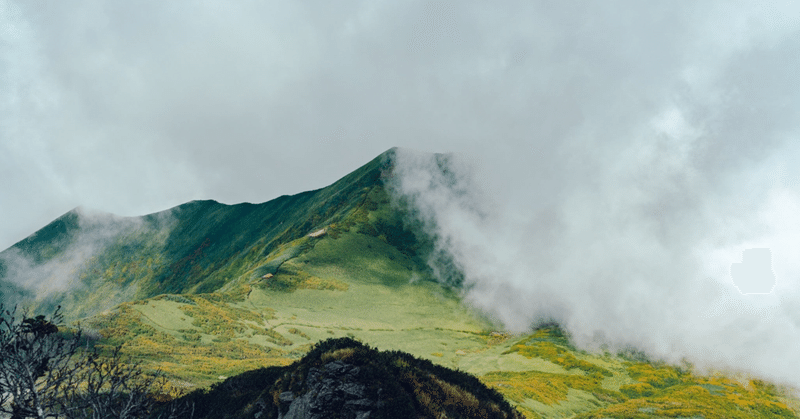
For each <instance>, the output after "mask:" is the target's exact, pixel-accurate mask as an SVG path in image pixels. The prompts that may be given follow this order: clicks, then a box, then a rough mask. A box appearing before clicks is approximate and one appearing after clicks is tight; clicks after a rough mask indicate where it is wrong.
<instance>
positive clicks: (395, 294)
mask: <svg viewBox="0 0 800 419" xmlns="http://www.w3.org/2000/svg"><path fill="white" fill-rule="evenodd" d="M396 152H397V149H390V150H389V151H387V152H386V153H383V154H381V155H380V156H378V157H376V158H375V159H373V160H371V161H370V162H368V163H367V164H365V165H363V166H361V167H360V168H359V169H356V170H355V171H353V172H352V173H350V174H348V175H347V176H345V177H343V178H342V179H340V180H338V181H336V182H334V183H332V184H331V185H329V186H328V187H325V188H320V189H317V190H314V191H308V192H303V193H299V194H296V195H284V196H280V197H278V198H275V199H273V200H270V201H267V202H265V203H261V204H253V203H241V204H235V205H226V204H221V203H219V202H217V201H214V200H199V201H191V202H188V203H185V204H182V205H179V206H176V207H174V208H171V209H168V210H164V211H160V212H156V213H152V214H148V215H144V216H141V217H117V216H114V215H110V214H98V213H91V212H89V211H85V210H82V209H80V208H78V209H74V210H72V211H70V212H68V213H66V214H64V215H62V216H61V217H59V218H57V219H56V220H54V221H53V222H51V223H49V224H48V225H47V226H45V227H44V228H43V229H41V230H40V231H37V232H36V233H34V234H33V235H31V236H29V237H28V238H26V239H24V240H22V241H20V242H19V243H17V244H15V245H14V246H12V247H11V248H9V249H6V250H4V251H3V252H0V292H2V295H1V296H0V300H15V301H18V300H22V299H27V300H28V301H29V303H28V304H30V305H29V308H30V310H32V311H36V312H44V313H46V312H48V311H50V310H53V309H54V308H55V307H56V306H58V305H60V306H62V307H63V309H64V312H65V314H68V315H69V316H70V320H80V327H81V328H83V329H84V330H85V331H87V334H88V335H91V336H92V337H93V339H96V340H95V341H94V343H93V344H94V345H95V347H96V348H99V349H100V350H101V351H110V350H112V349H113V348H115V347H121V348H122V352H123V353H124V354H126V355H127V356H131V357H132V358H134V359H136V360H138V361H139V362H142V363H143V364H144V365H145V366H146V368H147V370H148V371H151V372H154V371H161V372H162V373H163V374H165V377H167V379H168V382H169V389H170V391H171V392H172V393H171V395H172V396H175V395H177V394H180V393H182V392H186V391H191V390H197V389H204V388H207V387H208V386H210V385H212V384H214V383H225V382H226V381H227V380H228V379H229V378H230V377H235V376H239V374H243V373H246V372H247V371H253V370H256V369H258V368H265V367H274V368H278V367H284V366H288V365H290V364H292V363H293V362H296V361H298V360H301V359H302V357H303V356H305V355H306V354H307V353H308V352H309V351H310V350H311V349H312V348H313V347H314V345H315V344H316V343H317V342H322V341H325V340H327V339H330V338H335V339H357V340H359V341H361V342H364V343H365V344H368V345H370V347H374V348H375V349H376V350H381V351H403V352H406V353H409V354H412V355H413V356H415V357H418V358H420V359H423V360H426V361H429V362H432V363H434V364H436V365H440V366H445V367H448V368H452V369H458V370H461V371H465V372H468V373H470V374H472V375H474V376H476V377H478V379H480V380H481V382H483V383H484V384H486V385H487V386H489V387H491V388H493V389H495V390H497V391H499V392H500V393H501V394H502V395H503V396H504V397H505V398H506V399H507V400H508V401H509V402H510V403H511V404H512V405H514V406H515V407H516V408H517V409H518V410H519V411H520V412H522V413H523V414H524V415H525V416H526V417H529V418H561V417H578V418H584V419H589V418H601V417H602V418H631V417H634V418H646V417H657V418H663V417H684V418H690V417H704V418H720V419H721V418H749V417H762V418H790V417H797V415H796V412H798V411H800V402H798V400H797V398H793V397H790V396H788V395H787V394H786V393H785V392H784V391H783V390H781V389H779V388H777V387H775V386H773V385H771V384H768V383H764V382H762V381H759V380H756V379H747V380H745V381H741V382H740V381H737V380H733V379H730V378H728V377H725V376H724V375H707V374H706V375H701V374H699V373H695V372H693V371H692V369H691V368H687V367H685V366H670V365H664V364H661V363H658V362H655V361H649V360H647V359H632V358H630V357H625V356H620V355H618V354H609V353H588V352H584V351H581V350H579V349H578V348H575V347H574V346H573V345H572V344H571V343H570V339H569V336H568V334H566V333H565V332H563V331H561V330H560V329H558V327H557V325H540V326H541V328H539V329H537V330H531V331H530V333H524V334H521V335H515V334H510V333H506V332H504V331H503V330H502V327H501V326H500V325H498V324H496V323H494V322H493V321H492V319H490V318H487V317H485V316H484V315H483V314H482V313H480V312H478V311H476V310H475V309H473V308H472V307H470V306H469V305H467V304H465V302H464V301H463V299H462V298H461V289H460V288H459V286H458V285H459V284H458V283H457V281H455V282H453V283H442V282H441V281H439V280H437V278H436V277H435V276H434V275H433V272H432V269H431V267H430V266H429V265H428V262H429V260H428V257H429V255H431V249H432V248H433V246H432V240H433V239H432V238H431V237H429V236H428V235H427V234H426V233H427V232H425V231H424V229H423V228H422V224H421V223H420V222H418V221H417V220H415V218H414V217H413V215H414V214H413V209H409V208H407V207H405V204H404V203H403V202H402V201H401V200H400V199H399V198H398V197H397V196H394V195H393V190H392V185H391V182H392V179H393V178H392V173H393V172H392V170H393V165H394V164H396V160H395V153H396ZM431 158H432V159H434V160H435V163H436V164H434V165H432V166H433V167H438V169H439V170H443V171H446V170H447V159H446V158H442V156H441V155H432V156H431ZM312 233H314V234H312ZM435 256H436V257H440V256H441V255H439V254H436V255H435ZM21 275H27V276H24V277H22V276H21ZM26 280H27V281H28V282H27V283H26V284H27V286H25V287H23V286H21V285H20V284H23V283H25V281H26ZM6 302H7V301H6ZM31 302H32V303H31ZM7 305H8V304H7ZM276 394H278V393H276Z"/></svg>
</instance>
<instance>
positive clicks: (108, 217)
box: [0, 208, 174, 307]
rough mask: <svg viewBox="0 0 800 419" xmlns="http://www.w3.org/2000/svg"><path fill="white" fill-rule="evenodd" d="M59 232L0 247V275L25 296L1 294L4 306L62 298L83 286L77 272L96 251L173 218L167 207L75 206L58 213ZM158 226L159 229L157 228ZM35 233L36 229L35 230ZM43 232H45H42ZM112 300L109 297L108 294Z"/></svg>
mask: <svg viewBox="0 0 800 419" xmlns="http://www.w3.org/2000/svg"><path fill="white" fill-rule="evenodd" d="M61 220H63V221H62V222H63V223H64V224H65V227H63V231H62V232H61V233H60V234H58V235H56V236H54V237H52V238H48V239H46V240H37V237H36V235H34V236H32V237H30V238H29V240H33V242H34V243H35V244H34V246H33V248H28V246H25V247H24V248H21V247H11V248H9V249H6V250H5V251H3V252H0V264H1V265H2V267H3V269H2V271H0V280H2V281H5V282H9V283H11V284H13V285H14V286H16V287H17V288H18V289H19V290H22V291H23V292H26V293H27V294H28V297H30V298H23V299H20V298H17V296H15V295H13V294H12V295H0V303H3V304H5V305H6V306H7V307H9V306H14V305H16V304H37V303H41V302H42V301H45V300H48V299H50V300H54V301H61V300H62V298H63V297H64V296H65V295H67V294H70V293H76V292H79V291H82V290H84V289H85V288H86V286H87V284H85V283H83V281H82V276H83V275H85V274H86V269H87V268H88V267H89V266H90V265H91V263H92V262H93V261H94V259H95V257H96V256H99V255H101V254H102V253H103V252H104V251H105V250H107V249H108V248H109V246H112V245H114V244H117V243H121V242H131V241H132V240H134V239H135V238H138V237H141V236H142V235H147V234H153V233H160V234H159V237H164V238H166V234H165V233H166V232H168V231H169V227H170V225H171V224H172V221H173V220H174V218H173V215H172V212H171V211H164V212H161V213H158V214H153V215H151V216H150V219H149V220H148V221H145V220H144V218H142V217H120V216H116V215H113V214H108V213H101V212H97V211H93V210H89V209H85V208H76V209H74V210H73V211H71V212H70V213H68V214H65V215H64V217H62V218H61ZM160 229H163V231H161V232H159V231H157V230H160ZM37 234H40V233H37ZM45 234H46V233H45ZM109 301H113V298H111V297H110V298H109Z"/></svg>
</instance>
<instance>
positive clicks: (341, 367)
mask: <svg viewBox="0 0 800 419" xmlns="http://www.w3.org/2000/svg"><path fill="white" fill-rule="evenodd" d="M359 372H360V368H358V367H356V366H354V365H350V364H347V363H345V362H342V361H333V362H329V363H327V364H325V365H323V366H322V368H309V370H308V376H307V377H306V386H307V387H308V391H306V392H305V394H303V395H302V396H300V397H297V398H295V397H294V394H292V392H284V393H281V395H280V402H281V406H282V407H283V406H284V405H285V404H289V407H288V409H287V410H286V413H285V414H282V413H279V415H278V419H324V418H329V417H332V416H334V415H338V417H341V418H344V419H367V418H369V417H370V415H371V413H372V411H373V410H374V409H376V408H379V407H380V406H381V402H380V401H379V400H371V399H369V398H367V397H366V393H367V392H366V386H365V385H364V384H361V383H359V382H358V374H359ZM281 410H283V409H281Z"/></svg>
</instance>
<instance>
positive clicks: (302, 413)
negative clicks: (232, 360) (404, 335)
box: [181, 338, 522, 419]
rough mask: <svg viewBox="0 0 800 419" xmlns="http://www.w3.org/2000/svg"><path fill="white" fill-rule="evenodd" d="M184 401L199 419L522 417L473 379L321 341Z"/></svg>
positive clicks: (395, 354)
mask: <svg viewBox="0 0 800 419" xmlns="http://www.w3.org/2000/svg"><path fill="white" fill-rule="evenodd" d="M181 401H182V402H185V403H186V404H192V405H194V406H195V412H198V413H196V414H195V418H199V419H202V418H242V417H260V418H264V419H267V418H277V417H278V415H279V414H282V415H284V416H283V417H287V415H289V417H294V418H312V417H320V418H332V417H342V418H346V417H356V414H357V413H358V412H361V413H362V414H363V413H365V412H369V417H370V418H376V419H377V418H397V419H406V418H431V419H433V418H441V417H452V418H486V419H490V418H521V417H522V416H521V415H520V414H519V413H517V412H516V411H515V410H514V409H513V408H512V407H511V405H509V404H508V402H506V400H505V399H503V397H502V396H501V395H500V394H499V393H497V391H495V390H492V389H489V388H487V387H486V386H485V385H484V384H483V383H482V382H481V381H480V380H478V379H477V378H475V377H474V376H472V375H469V374H466V373H464V372H459V371H454V370H452V369H449V368H445V367H442V366H439V365H436V364H433V363H432V362H430V361H427V360H424V359H419V358H417V357H414V356H413V355H411V354H408V353H404V352H399V351H385V352H379V351H377V350H375V349H372V348H370V347H369V346H367V345H364V344H362V343H360V342H358V341H355V340H353V339H350V338H338V339H329V340H325V341H322V342H320V343H318V344H316V345H315V346H314V348H313V349H312V350H311V351H310V352H309V353H308V354H307V355H305V356H304V357H303V358H302V359H301V360H299V361H297V362H295V363H293V364H292V365H290V366H286V367H269V368H260V369H257V370H253V371H249V372H246V373H244V374H241V375H239V376H236V377H232V378H229V379H227V380H225V381H223V382H221V383H218V384H215V385H213V386H212V387H211V388H210V389H208V390H199V391H195V392H193V393H191V394H189V395H188V396H186V397H184V398H183V399H181ZM315 403H316V404H315ZM198 414H199V415H198ZM315 415H316V416H315Z"/></svg>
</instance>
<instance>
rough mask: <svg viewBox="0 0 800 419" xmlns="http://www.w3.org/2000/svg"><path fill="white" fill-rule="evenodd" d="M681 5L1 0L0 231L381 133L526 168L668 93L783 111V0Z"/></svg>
mask: <svg viewBox="0 0 800 419" xmlns="http://www.w3.org/2000/svg"><path fill="white" fill-rule="evenodd" d="M694 3H697V4H689V3H685V2H683V3H676V2H666V1H664V2H655V1H654V2H632V1H631V2H625V1H621V2H603V3H602V4H598V3H595V2H588V1H587V2H536V1H519V2H499V3H496V2H493V3H491V4H490V3H487V2H417V1H402V2H400V1H392V2H387V1H337V2H325V1H309V2H263V1H241V2H234V3H231V2H211V1H203V2H191V3H190V2H163V1H137V2H101V1H75V2H43V1H18V2H15V1H8V0H1V1H0V215H2V217H0V219H2V222H1V223H0V248H3V249H4V248H6V247H8V246H10V245H11V244H13V243H15V242H16V241H18V240H20V239H22V238H24V237H25V236H27V235H29V234H31V233H32V232H34V231H36V230H37V229H38V228H40V227H42V226H43V225H45V224H46V223H48V222H49V221H51V220H52V219H54V218H55V217H57V216H59V215H61V214H63V213H64V212H66V211H68V210H70V209H72V208H74V207H76V206H79V205H80V206H85V207H88V208H92V209H97V210H102V211H108V212H113V213H116V214H119V215H141V214H145V213H150V212H155V211H160V210H163V209H166V208H169V207H172V206H175V205H179V204H181V203H184V202H186V201H189V200H193V199H216V200H219V201H221V202H225V203H238V202H244V201H248V202H264V201H267V200H270V199H272V198H275V197H277V196H279V195H282V194H294V193H298V192H301V191H305V190H310V189H315V188H320V187H323V186H326V185H328V184H330V183H332V182H333V181H335V180H336V179H338V178H339V177H341V176H343V175H345V174H346V173H348V172H350V171H351V170H353V169H355V168H357V167H358V166H360V165H361V164H363V163H366V162H367V161H369V160H370V159H371V158H373V157H375V156H376V155H378V154H379V153H381V152H383V151H385V150H386V149H388V148H390V147H392V146H401V147H408V148H412V149H417V150H422V151H451V152H461V153H469V154H471V155H474V156H476V157H477V158H480V159H483V160H484V161H483V163H482V164H483V165H484V166H485V167H490V168H492V169H490V171H494V172H496V173H500V172H502V173H503V174H502V176H503V177H505V176H523V177H532V176H537V174H538V173H544V172H545V171H546V168H543V169H541V170H540V171H538V172H537V169H536V168H531V167H529V165H527V164H526V161H528V159H529V158H531V157H535V156H536V155H540V154H542V153H544V154H547V153H548V151H547V150H551V149H554V148H555V146H554V145H558V144H563V143H567V142H572V143H574V144H578V143H579V142H580V140H578V138H580V137H581V136H592V137H593V138H594V140H593V141H592V144H591V147H593V148H596V149H594V150H592V155H593V156H594V157H598V158H599V157H601V155H602V157H603V158H606V157H611V156H613V155H615V153H617V152H618V151H619V149H618V147H616V146H614V145H613V144H609V146H608V147H605V142H610V140H611V139H614V138H619V137H626V136H628V137H629V136H631V135H632V131H633V130H635V129H637V127H641V126H643V125H647V124H650V123H651V122H652V120H653V119H654V118H659V117H661V118H662V119H664V120H665V121H666V122H664V124H666V125H667V126H670V127H672V128H675V129H680V127H679V126H676V124H678V125H680V123H681V122H674V121H673V122H669V121H670V119H669V118H670V113H669V107H670V106H673V107H676V106H677V107H680V106H682V105H685V104H687V103H688V104H689V105H691V106H694V107H698V106H703V107H705V108H708V109H712V110H713V109H714V108H715V107H716V106H729V102H731V101H733V102H737V103H743V102H748V101H750V100H753V101H754V102H753V104H752V105H753V106H755V109H753V110H752V111H751V113H750V114H749V115H748V116H752V118H750V119H748V120H745V121H738V120H732V121H730V124H731V126H729V127H727V129H730V130H731V131H737V132H738V131H740V130H741V129H744V130H745V131H746V132H745V134H746V138H743V139H741V140H739V139H737V140H736V141H740V142H741V143H742V144H744V143H745V142H746V141H753V142H755V141H756V140H761V139H763V140H764V141H767V142H769V141H771V139H769V138H761V139H758V138H756V137H755V136H753V135H754V134H755V133H757V132H758V130H759V129H761V128H765V127H767V128H769V129H771V130H779V129H788V128H791V127H789V126H786V125H787V124H789V125H791V123H793V122H795V121H796V118H795V119H794V120H792V121H790V120H789V119H788V116H787V115H786V113H793V117H796V113H797V109H798V106H797V98H796V97H792V96H791V95H790V94H788V93H786V92H785V91H783V89H784V87H783V86H779V85H778V84H779V83H781V82H784V81H787V80H785V79H787V78H789V77H791V78H792V80H793V81H795V84H794V86H790V87H789V90H788V91H789V92H791V93H792V94H794V93H796V92H797V83H796V79H794V74H795V73H796V72H795V71H793V69H794V68H798V66H797V65H796V64H797V55H798V54H797V46H798V42H797V37H798V32H797V28H798V18H797V17H798V16H800V12H798V10H796V9H797V6H795V5H793V4H792V3H793V2H776V3H772V4H769V5H767V3H762V2H759V3H758V4H757V5H756V4H753V2H740V3H737V2H730V1H725V2H710V1H709V2H694ZM759 54H760V56H763V57H761V58H759ZM752 55H756V56H757V57H752ZM784 55H788V56H784ZM761 60H763V61H764V62H763V63H762V62H760V61H761ZM742 64H743V65H744V66H743V68H739V69H737V68H738V66H740V65H742ZM781 67H782V68H781ZM737 71H738V73H737ZM771 72H777V73H778V74H777V79H775V76H776V75H775V74H771ZM723 73H725V74H724V75H722V74H723ZM731 73H733V74H731ZM721 75H722V76H724V77H734V78H736V77H738V78H742V79H747V80H749V78H768V80H766V81H764V80H762V81H761V82H759V83H763V84H765V85H766V87H767V88H768V89H771V90H768V91H766V92H763V91H761V90H760V86H759V90H756V89H755V88H754V89H753V90H755V91H748V90H747V89H748V87H749V81H747V82H742V80H739V81H738V83H734V84H732V85H731V86H727V85H726V84H725V83H728V82H729V81H728V80H720V77H722V76H721ZM734 82H736V80H734ZM729 87H730V88H729ZM775 94H777V95H781V98H782V100H783V102H782V103H767V102H769V101H770V100H771V99H772V96H771V95H775ZM746 95H751V96H746ZM790 102H791V103H790ZM678 111H680V108H678ZM782 113H783V114H782ZM675 115H678V117H680V116H681V115H680V114H679V113H676V114H675ZM675 115H673V116H675ZM705 116H707V117H709V118H714V117H716V116H715V115H713V114H709V115H705ZM717 116H718V115H717ZM673 119H674V118H673ZM678 120H679V121H680V118H678ZM684 122H685V121H684ZM687 123H689V124H693V125H696V126H700V125H703V124H704V123H706V122H705V121H689V122H687ZM670 124H672V125H670ZM773 124H775V125H773ZM780 124H783V125H780ZM745 134H743V136H745ZM587 144H588V143H587ZM742 147H743V148H742V149H739V148H737V149H736V152H737V153H738V152H745V153H752V154H755V157H758V150H757V148H758V147H757V146H755V145H746V144H744V145H743V146H742ZM754 151H755V153H753V152H754ZM566 158H569V156H567V157H566ZM727 158H728V157H727V156H724V155H723V156H717V157H715V158H711V160H713V161H712V162H711V163H712V164H718V163H720V161H722V160H723V159H727ZM537 161H538V159H537ZM549 162H550V163H551V164H559V159H558V158H554V159H550V160H549ZM731 170H735V168H731ZM543 182H544V180H543ZM508 187H509V188H511V189H514V188H516V187H517V185H515V184H513V183H510V184H509V186H508ZM544 187H546V185H545V186H544Z"/></svg>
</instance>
